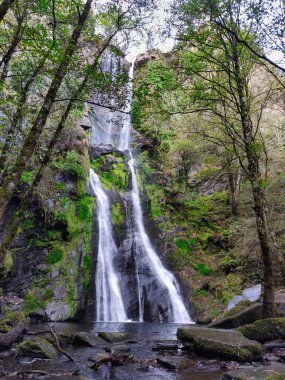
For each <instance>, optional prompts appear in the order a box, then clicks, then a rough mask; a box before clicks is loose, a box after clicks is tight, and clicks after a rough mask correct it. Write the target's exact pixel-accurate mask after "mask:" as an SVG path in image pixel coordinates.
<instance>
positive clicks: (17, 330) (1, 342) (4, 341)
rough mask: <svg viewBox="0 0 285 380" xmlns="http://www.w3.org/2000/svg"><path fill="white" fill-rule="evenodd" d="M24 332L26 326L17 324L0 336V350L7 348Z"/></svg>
mask: <svg viewBox="0 0 285 380" xmlns="http://www.w3.org/2000/svg"><path fill="white" fill-rule="evenodd" d="M26 330H27V328H26V326H24V325H22V324H19V325H17V326H16V327H14V328H13V329H12V330H11V331H9V332H7V333H6V334H0V349H5V348H9V347H10V346H11V345H12V344H13V343H14V342H16V341H17V340H18V339H19V338H20V336H21V335H22V334H23V333H25V332H26Z"/></svg>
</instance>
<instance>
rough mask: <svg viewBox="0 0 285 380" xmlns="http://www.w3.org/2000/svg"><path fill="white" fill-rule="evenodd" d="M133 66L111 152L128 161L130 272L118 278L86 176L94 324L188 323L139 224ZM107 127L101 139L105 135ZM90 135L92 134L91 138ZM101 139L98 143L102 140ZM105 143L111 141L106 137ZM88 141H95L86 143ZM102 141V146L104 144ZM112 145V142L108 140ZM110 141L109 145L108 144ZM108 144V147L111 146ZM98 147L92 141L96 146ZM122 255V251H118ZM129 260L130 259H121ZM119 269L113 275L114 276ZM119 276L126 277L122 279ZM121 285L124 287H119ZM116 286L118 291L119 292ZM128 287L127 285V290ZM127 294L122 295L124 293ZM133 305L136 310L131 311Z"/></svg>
mask: <svg viewBox="0 0 285 380" xmlns="http://www.w3.org/2000/svg"><path fill="white" fill-rule="evenodd" d="M133 73H134V62H132V65H131V68H130V70H129V84H128V87H127V104H126V107H125V109H124V119H123V126H122V128H121V131H120V135H119V140H118V143H117V144H116V145H117V149H118V150H120V151H128V155H129V156H130V160H129V162H128V166H129V168H130V173H131V183H132V191H131V200H130V201H131V210H132V213H131V214H130V215H127V216H128V217H129V220H128V221H127V233H128V234H132V235H131V238H129V244H128V248H127V250H123V254H124V255H125V256H126V257H125V260H126V262H127V264H126V267H127V268H129V266H130V263H131V265H132V266H134V268H133V271H132V272H130V271H129V269H128V270H127V271H126V270H125V271H126V272H127V273H121V272H120V269H118V268H117V269H116V270H115V267H114V260H117V261H118V260H119V261H120V260H121V261H124V260H123V259H122V257H119V255H118V253H119V250H118V247H117V246H116V244H115V242H114V238H113V232H112V222H111V213H110V202H109V199H108V196H107V194H106V192H105V191H104V189H103V187H102V185H101V184H100V181H99V177H98V176H97V175H96V174H95V173H94V171H93V170H91V171H90V184H91V187H92V189H93V192H94V195H96V197H97V216H98V225H99V242H98V259H97V268H96V276H95V277H96V319H97V321H118V322H122V321H126V320H127V319H128V318H127V316H130V315H131V316H132V319H133V320H139V321H144V320H149V321H161V322H177V323H178V322H180V323H193V322H192V320H191V318H190V316H189V314H188V312H187V310H186V308H185V305H184V303H183V300H182V297H181V294H180V290H179V286H178V283H177V281H176V279H175V277H174V276H173V275H172V273H171V272H169V271H168V270H167V269H166V268H164V266H163V264H162V262H161V260H160V259H159V257H158V255H157V253H156V251H155V249H154V248H153V246H152V244H151V241H150V238H149V236H148V234H147V232H146V229H145V226H144V222H143V212H142V206H141V201H140V194H139V189H138V183H137V177H136V171H135V160H134V158H133V156H132V153H131V151H130V130H131V120H130V110H131V101H132V89H133ZM108 131H109V128H107V129H106V130H105V134H106V135H109V132H108ZM94 132H95V130H93V133H94ZM105 137H107V136H102V141H105ZM108 140H109V141H111V137H110V136H108ZM92 141H95V139H94V138H92V140H91V143H92ZM109 141H108V142H109ZM113 141H114V140H113ZM113 141H112V143H113ZM113 144H114V143H113ZM97 145H98V141H97ZM121 253H122V252H121ZM127 256H128V257H132V259H129V261H128V259H127ZM117 270H119V272H117ZM124 276H125V277H127V278H126V279H124ZM123 284H125V287H124V285H123ZM120 285H121V290H120ZM130 285H131V286H130ZM129 287H131V288H132V289H131V290H130V291H129V293H128V295H127V296H126V294H127V291H128V290H127V288H129ZM134 304H135V305H137V306H134Z"/></svg>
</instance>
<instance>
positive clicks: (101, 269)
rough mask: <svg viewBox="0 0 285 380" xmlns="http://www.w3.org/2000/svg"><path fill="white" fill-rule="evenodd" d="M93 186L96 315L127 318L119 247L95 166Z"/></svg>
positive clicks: (107, 319) (107, 318) (112, 319)
mask: <svg viewBox="0 0 285 380" xmlns="http://www.w3.org/2000/svg"><path fill="white" fill-rule="evenodd" d="M90 186H91V189H92V191H93V192H94V195H95V196H96V198H97V203H96V208H97V220H98V255H97V267H96V279H95V281H96V319H97V321H98V322H101V321H102V322H118V321H120V322H124V321H127V315H126V312H125V308H124V304H123V300H122V295H121V292H120V287H119V280H118V276H117V274H116V271H115V269H114V264H113V261H114V257H115V256H116V254H117V251H118V250H117V247H116V244H115V242H114V238H113V229H112V223H111V212H110V202H109V199H108V197H107V195H106V192H105V190H104V189H103V187H102V185H101V183H100V180H99V177H98V175H97V174H96V173H95V172H94V170H93V169H90Z"/></svg>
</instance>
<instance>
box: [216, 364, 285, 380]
mask: <svg viewBox="0 0 285 380" xmlns="http://www.w3.org/2000/svg"><path fill="white" fill-rule="evenodd" d="M284 373H285V365H284V364H281V363H274V364H271V365H268V366H259V367H248V368H238V369H235V370H233V371H230V372H228V373H225V374H224V375H223V376H222V378H221V380H252V379H255V380H283V379H284Z"/></svg>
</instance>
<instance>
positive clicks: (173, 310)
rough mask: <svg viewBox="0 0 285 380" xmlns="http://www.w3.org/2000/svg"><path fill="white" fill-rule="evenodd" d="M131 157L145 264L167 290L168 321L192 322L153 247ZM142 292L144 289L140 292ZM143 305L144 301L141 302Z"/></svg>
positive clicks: (176, 288) (178, 292)
mask: <svg viewBox="0 0 285 380" xmlns="http://www.w3.org/2000/svg"><path fill="white" fill-rule="evenodd" d="M130 155H131V159H130V161H129V167H130V170H131V174H132V188H133V190H132V200H133V205H134V216H135V221H136V229H137V233H136V240H137V246H138V247H140V253H141V254H143V255H144V265H146V266H148V267H149V268H150V271H151V272H152V274H153V276H155V278H156V279H157V281H158V283H159V286H160V287H161V289H166V290H167V295H166V296H167V297H168V305H167V311H166V313H167V319H168V322H184V323H190V322H191V319H190V317H189V315H188V312H187V310H186V308H185V306H184V303H183V300H182V297H181V295H180V291H179V287H178V284H177V281H176V279H175V277H174V276H173V274H172V273H170V272H169V271H168V270H167V269H165V268H164V266H163V264H162V262H161V260H160V259H159V257H158V256H157V254H156V252H155V250H154V249H153V247H152V245H151V242H150V240H149V237H148V235H147V233H146V230H145V227H144V223H143V214H142V208H141V202H140V196H139V189H138V183H137V178H136V173H135V168H134V162H135V161H134V159H133V156H132V153H131V152H130ZM139 286H142V282H141V281H139ZM139 293H140V294H142V291H140V292H139ZM156 302H157V306H158V308H159V304H160V300H159V299H158V300H156ZM140 304H141V305H143V302H140ZM164 308H165V306H164ZM140 315H143V311H141V310H140Z"/></svg>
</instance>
